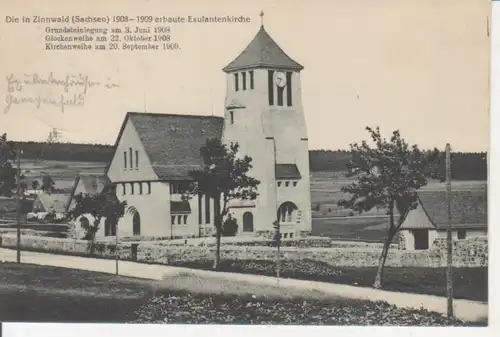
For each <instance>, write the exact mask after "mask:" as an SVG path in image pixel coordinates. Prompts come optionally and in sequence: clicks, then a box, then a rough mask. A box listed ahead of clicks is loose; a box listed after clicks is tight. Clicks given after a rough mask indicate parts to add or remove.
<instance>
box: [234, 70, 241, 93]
mask: <svg viewBox="0 0 500 337" xmlns="http://www.w3.org/2000/svg"><path fill="white" fill-rule="evenodd" d="M239 84H240V83H239V80H238V73H236V74H234V91H238V90H239V88H240V87H239Z"/></svg>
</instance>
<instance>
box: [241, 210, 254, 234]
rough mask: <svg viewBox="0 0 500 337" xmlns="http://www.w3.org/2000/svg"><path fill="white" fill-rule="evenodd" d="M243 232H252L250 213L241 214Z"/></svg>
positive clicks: (251, 216) (251, 215)
mask: <svg viewBox="0 0 500 337" xmlns="http://www.w3.org/2000/svg"><path fill="white" fill-rule="evenodd" d="M243 231H244V232H253V214H252V212H245V213H244V214H243Z"/></svg>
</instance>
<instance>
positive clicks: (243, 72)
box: [106, 25, 311, 238]
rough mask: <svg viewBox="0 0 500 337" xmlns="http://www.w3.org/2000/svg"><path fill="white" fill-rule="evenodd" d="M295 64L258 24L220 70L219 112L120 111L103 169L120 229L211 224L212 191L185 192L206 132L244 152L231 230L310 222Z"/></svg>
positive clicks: (200, 229) (170, 231) (209, 227)
mask: <svg viewBox="0 0 500 337" xmlns="http://www.w3.org/2000/svg"><path fill="white" fill-rule="evenodd" d="M302 69H303V66H301V65H300V64H299V63H297V62H296V61H294V60H293V59H291V58H290V57H289V56H288V55H287V54H286V53H285V52H284V51H283V50H282V49H281V48H280V47H279V46H278V44H277V43H276V42H275V41H274V40H273V39H272V38H271V37H270V36H269V34H268V33H267V32H266V30H265V29H264V26H263V25H261V27H260V30H259V31H258V33H257V35H256V36H255V37H254V38H253V40H252V41H251V42H250V44H249V45H248V46H247V47H246V48H245V49H244V50H243V52H241V54H240V55H239V56H237V57H236V58H235V59H234V61H232V62H231V63H229V64H228V65H227V66H226V67H225V68H224V69H223V71H224V72H225V76H226V79H227V92H226V98H225V110H224V117H223V118H222V117H213V116H194V115H177V114H153V113H134V112H130V113H128V114H127V115H126V117H125V120H124V122H123V124H122V127H121V130H120V132H119V135H118V139H117V141H116V144H115V148H114V155H113V158H112V160H111V162H110V163H109V166H108V168H107V170H106V175H107V176H108V178H109V180H110V181H111V182H112V183H113V184H114V185H115V186H116V193H117V197H118V198H119V199H120V200H126V201H127V204H128V208H127V212H126V215H125V217H124V218H123V219H122V220H121V221H120V223H119V225H118V234H119V235H120V236H146V237H163V238H179V237H199V236H205V235H211V234H212V233H213V222H214V219H213V214H214V213H213V211H214V203H213V200H210V199H209V198H206V197H205V196H195V197H192V198H190V199H189V200H186V199H185V198H183V197H182V196H183V192H184V189H185V186H186V184H187V182H188V181H189V179H190V177H189V171H192V170H195V169H198V168H201V167H202V164H203V160H202V158H201V156H200V148H201V146H203V145H204V144H205V141H206V139H207V138H214V137H217V138H219V139H222V140H223V142H225V143H226V144H229V143H231V142H237V143H238V144H239V145H240V149H239V153H240V154H241V155H248V156H250V157H252V159H253V161H252V165H253V168H252V169H251V171H250V172H249V176H252V177H254V178H256V179H258V180H259V181H260V182H261V183H260V185H259V186H258V197H257V199H256V200H252V201H250V200H245V201H242V200H233V201H232V202H231V203H230V204H229V207H230V209H229V213H230V214H231V215H232V216H233V217H234V218H235V219H236V220H237V223H238V234H237V235H267V234H269V233H270V232H271V231H272V230H273V222H274V221H275V220H276V219H279V221H280V224H281V232H282V236H283V237H284V238H293V237H297V236H299V235H305V234H307V233H309V232H310V230H311V198H310V181H309V150H308V138H307V129H306V123H305V116H304V112H303V107H302V100H301V83H300V72H301V70H302Z"/></svg>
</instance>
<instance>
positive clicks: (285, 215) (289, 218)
mask: <svg viewBox="0 0 500 337" xmlns="http://www.w3.org/2000/svg"><path fill="white" fill-rule="evenodd" d="M297 210H298V207H297V205H295V204H294V203H293V202H290V201H287V202H284V203H282V204H281V206H280V207H279V208H278V219H279V221H280V222H293V221H295V216H296V213H297Z"/></svg>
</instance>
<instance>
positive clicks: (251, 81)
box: [248, 70, 253, 89]
mask: <svg viewBox="0 0 500 337" xmlns="http://www.w3.org/2000/svg"><path fill="white" fill-rule="evenodd" d="M248 73H249V74H250V89H253V70H250V71H249V72H248Z"/></svg>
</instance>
